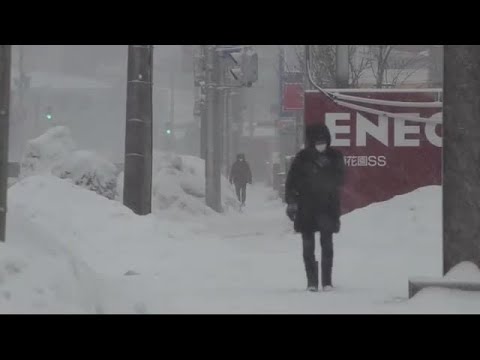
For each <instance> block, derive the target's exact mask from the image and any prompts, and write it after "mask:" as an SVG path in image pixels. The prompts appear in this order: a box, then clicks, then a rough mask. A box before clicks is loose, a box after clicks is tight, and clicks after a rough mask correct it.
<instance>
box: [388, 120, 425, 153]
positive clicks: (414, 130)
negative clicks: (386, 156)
mask: <svg viewBox="0 0 480 360" xmlns="http://www.w3.org/2000/svg"><path fill="white" fill-rule="evenodd" d="M400 115H410V116H420V114H406V113H402V114H400ZM405 122H406V120H404V119H397V120H395V124H394V128H395V131H394V138H395V145H394V146H398V147H416V146H420V139H407V138H406V136H405V135H409V134H415V135H418V134H420V125H418V124H415V125H413V124H412V125H407V124H406V123H405Z"/></svg>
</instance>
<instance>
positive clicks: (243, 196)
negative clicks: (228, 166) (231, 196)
mask: <svg viewBox="0 0 480 360" xmlns="http://www.w3.org/2000/svg"><path fill="white" fill-rule="evenodd" d="M235 190H236V191H237V198H238V201H240V202H241V203H242V204H245V200H247V184H235Z"/></svg>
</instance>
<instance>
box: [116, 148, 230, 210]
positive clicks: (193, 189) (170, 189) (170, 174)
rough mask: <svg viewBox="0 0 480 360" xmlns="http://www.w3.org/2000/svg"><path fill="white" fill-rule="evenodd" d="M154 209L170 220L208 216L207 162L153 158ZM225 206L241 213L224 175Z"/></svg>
mask: <svg viewBox="0 0 480 360" xmlns="http://www.w3.org/2000/svg"><path fill="white" fill-rule="evenodd" d="M152 173H153V179H152V206H153V209H154V210H155V211H157V212H158V211H160V212H162V213H164V214H165V215H167V214H166V210H168V215H169V216H170V217H172V216H173V217H176V216H177V215H181V214H189V215H208V214H212V213H213V211H212V210H211V209H210V208H209V207H207V206H206V205H205V161H204V160H202V159H200V158H197V157H194V156H184V155H175V154H171V153H163V152H155V153H154V156H153V169H152ZM117 186H118V190H117V191H118V194H119V196H118V200H120V201H121V200H122V195H123V173H121V174H120V175H119V176H118V179H117ZM222 206H223V209H224V210H225V211H226V212H228V211H230V210H234V211H238V210H239V209H240V204H239V203H238V200H237V198H236V195H235V193H234V190H233V188H232V186H231V185H230V184H229V182H228V180H227V179H226V178H225V177H224V176H222Z"/></svg>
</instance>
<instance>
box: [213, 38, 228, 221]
mask: <svg viewBox="0 0 480 360" xmlns="http://www.w3.org/2000/svg"><path fill="white" fill-rule="evenodd" d="M217 49H218V47H217ZM215 55H216V56H215V59H216V61H215V70H216V74H215V78H216V85H217V103H216V104H215V105H216V118H215V126H214V139H213V140H214V143H215V151H214V157H215V160H214V174H213V175H214V184H215V185H214V187H215V192H214V194H215V208H214V210H215V211H217V212H222V182H221V179H222V163H223V145H224V143H223V140H224V130H223V129H224V124H225V91H226V89H225V88H224V87H223V86H224V84H225V76H224V75H225V73H224V66H223V65H224V63H223V56H222V55H220V54H219V52H218V51H217V52H215Z"/></svg>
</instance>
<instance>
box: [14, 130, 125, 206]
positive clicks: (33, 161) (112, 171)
mask: <svg viewBox="0 0 480 360" xmlns="http://www.w3.org/2000/svg"><path fill="white" fill-rule="evenodd" d="M117 173H118V171H117V169H116V167H115V165H114V164H113V163H111V162H110V161H108V160H106V159H104V158H103V157H101V156H99V155H98V154H96V153H94V152H91V151H85V150H76V147H75V142H74V141H73V139H72V136H71V133H70V130H69V129H68V128H67V127H65V126H56V127H53V128H50V129H49V130H47V131H46V132H45V133H44V134H42V135H41V136H39V137H38V138H36V139H32V140H30V141H29V142H28V143H27V148H26V151H25V154H24V156H23V158H22V161H21V164H20V178H25V177H28V176H32V175H38V174H53V175H55V176H58V177H60V178H62V179H70V180H72V181H73V182H74V183H75V184H76V185H79V186H82V187H84V188H86V189H88V190H92V191H95V192H96V193H97V194H99V195H102V196H105V197H107V198H108V199H114V198H115V196H116V181H117Z"/></svg>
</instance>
